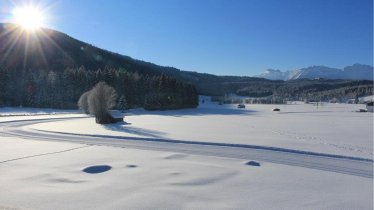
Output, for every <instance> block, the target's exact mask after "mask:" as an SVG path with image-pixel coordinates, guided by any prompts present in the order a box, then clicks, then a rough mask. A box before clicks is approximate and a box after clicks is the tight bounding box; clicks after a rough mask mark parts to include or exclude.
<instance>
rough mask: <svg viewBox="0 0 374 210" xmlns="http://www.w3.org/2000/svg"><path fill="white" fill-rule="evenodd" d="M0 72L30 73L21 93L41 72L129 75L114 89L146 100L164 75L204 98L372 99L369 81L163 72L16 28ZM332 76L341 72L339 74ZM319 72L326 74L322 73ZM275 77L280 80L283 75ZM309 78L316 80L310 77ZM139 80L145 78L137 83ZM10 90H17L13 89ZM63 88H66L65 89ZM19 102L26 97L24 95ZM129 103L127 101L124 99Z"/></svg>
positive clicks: (10, 29)
mask: <svg viewBox="0 0 374 210" xmlns="http://www.w3.org/2000/svg"><path fill="white" fill-rule="evenodd" d="M356 67H362V66H357V65H353V66H352V67H347V68H345V69H344V72H346V75H351V76H350V78H353V76H354V75H356V74H355V71H356V70H355V69H356ZM364 67H365V66H364ZM0 68H2V69H6V70H7V71H17V72H19V74H20V75H18V76H19V77H26V74H24V72H27V75H28V76H27V77H28V78H23V79H22V80H21V81H19V82H18V83H19V84H18V83H17V84H18V85H19V86H20V87H19V89H21V90H24V89H27V90H28V91H29V89H30V87H29V86H27V84H28V82H27V81H28V80H36V79H35V76H33V72H34V73H36V72H39V73H38V77H40V78H43V75H41V73H40V72H44V73H45V74H49V73H50V72H53V73H56V74H57V78H60V79H62V78H65V77H66V75H65V74H66V71H67V70H69V69H75V71H76V72H80V73H79V74H82V71H83V72H88V73H87V75H86V77H87V78H88V79H90V78H91V82H94V81H95V80H94V79H92V78H93V77H95V74H96V77H97V74H98V72H99V74H101V75H102V76H101V77H100V78H105V80H106V81H108V82H109V83H110V82H113V81H112V80H111V79H108V78H107V74H115V75H117V76H118V75H119V74H121V75H122V74H123V73H124V72H125V73H126V74H128V75H127V76H122V77H124V78H125V79H126V81H128V82H127V84H126V85H125V86H123V85H122V86H121V85H118V84H117V83H115V82H114V83H115V84H116V85H118V87H120V88H124V87H126V88H129V89H131V90H132V89H134V90H135V88H138V89H139V88H140V90H138V89H137V91H140V92H141V94H142V96H145V95H146V94H147V91H150V90H152V89H149V88H150V86H149V84H148V83H150V84H152V85H153V86H152V87H156V86H157V85H156V86H155V84H154V83H155V82H154V81H153V82H150V79H149V78H153V77H159V79H161V80H162V78H161V75H165V76H167V77H168V78H169V79H168V81H169V80H170V81H172V80H171V79H172V78H175V79H176V80H177V81H180V82H182V83H185V84H191V85H193V86H195V87H196V89H197V92H198V94H201V95H213V96H222V95H224V94H226V93H237V94H239V95H247V96H257V97H264V96H271V95H277V96H279V97H287V98H293V99H298V96H299V95H303V94H301V92H303V91H304V92H303V93H305V94H306V92H307V93H308V94H309V95H310V93H313V94H314V93H316V92H320V91H328V90H333V89H337V88H340V89H342V88H343V89H345V88H346V89H349V88H350V90H351V92H352V91H353V92H355V91H359V87H362V86H365V91H362V90H361V89H360V91H361V92H357V94H359V95H365V94H372V82H371V81H351V80H347V78H340V79H344V80H321V79H319V80H312V81H309V80H307V79H308V78H313V79H314V78H316V77H318V78H321V76H320V75H316V74H315V73H314V74H313V72H315V69H316V68H317V67H310V68H306V69H304V70H303V71H299V72H297V73H298V74H296V73H295V74H294V77H293V79H296V80H292V82H291V80H290V81H281V80H279V79H281V78H279V77H278V76H276V77H272V78H268V79H277V80H275V81H273V80H268V79H265V78H258V77H245V76H217V75H213V74H206V73H198V72H191V71H182V70H180V69H177V68H174V67H168V66H160V65H156V64H153V63H150V62H146V61H141V60H137V59H134V58H131V57H129V56H125V55H120V54H117V53H113V52H110V51H107V50H104V49H100V48H98V47H95V46H93V45H91V44H88V43H85V42H82V41H79V40H77V39H74V38H72V37H70V36H69V35H67V34H64V33H61V32H58V31H56V30H52V29H46V28H43V29H40V30H39V31H36V32H35V33H27V32H25V31H24V30H22V29H21V28H19V27H18V26H17V25H14V24H8V23H3V24H0ZM365 68H366V67H365ZM77 69H80V70H77ZM334 71H336V72H337V71H340V70H334ZM365 71H366V70H363V72H364V73H362V74H364V75H365ZM76 72H75V73H71V72H70V73H69V74H72V75H76V74H77V73H76ZM310 72H312V73H310ZM319 72H322V73H323V71H322V70H320V71H319ZM329 72H330V71H329ZM331 72H332V71H331ZM270 73H271V72H270ZM275 73H277V74H281V75H282V72H280V71H279V72H275ZM129 74H130V76H129ZM311 74H312V75H313V76H310V75H311ZM103 75H104V76H103ZM139 75H140V76H141V77H139ZM352 75H353V76H352ZM360 75H361V74H360ZM30 77H33V78H30ZM122 77H121V78H122ZM139 78H140V80H139ZM305 78H307V79H305ZM361 78H362V77H361V76H358V77H356V78H354V79H361ZM0 79H1V78H0ZM122 79H123V78H122ZM144 80H147V81H148V83H144V82H143V81H144ZM133 81H136V84H135V85H134V84H132V82H133ZM139 81H140V82H139ZM174 83H175V82H173V84H174ZM182 83H181V84H182ZM85 85H86V86H85V87H84V88H81V91H83V90H85V89H87V88H88V86H89V85H92V84H91V83H87V84H85ZM142 85H146V86H147V88H148V89H147V88H143V87H141V86H142ZM12 88H13V89H17V88H14V87H12ZM61 88H63V86H61ZM352 88H353V90H352ZM13 89H12V90H13ZM280 90H281V91H280ZM120 91H122V92H123V94H124V97H125V95H126V94H128V93H125V92H126V91H125V90H122V89H121V90H120ZM305 91H306V92H305ZM128 92H129V91H128ZM190 92H191V91H190ZM192 92H193V91H192ZM280 93H282V94H280ZM80 94H82V92H80V91H76V93H75V95H76V96H74V97H73V98H72V99H71V100H75V99H76V97H77V96H78V95H80ZM134 94H135V93H134ZM305 94H304V95H305ZM308 94H306V95H308ZM344 94H346V93H344V91H343V92H341V93H340V95H341V96H344ZM336 95H339V94H335V95H334V96H336ZM4 97H5V96H4ZM20 97H22V94H21V96H20ZM40 97H41V96H40ZM126 97H128V96H127V95H126ZM129 97H130V96H129ZM133 98H135V97H133ZM127 100H130V102H131V101H132V102H131V103H133V104H134V105H136V106H141V104H142V103H143V102H142V101H143V99H142V98H138V99H137V100H136V102H134V100H135V99H131V98H130V99H127ZM71 103H72V102H71ZM11 104H12V105H14V104H18V103H13V102H12V103H11ZM32 106H34V105H32Z"/></svg>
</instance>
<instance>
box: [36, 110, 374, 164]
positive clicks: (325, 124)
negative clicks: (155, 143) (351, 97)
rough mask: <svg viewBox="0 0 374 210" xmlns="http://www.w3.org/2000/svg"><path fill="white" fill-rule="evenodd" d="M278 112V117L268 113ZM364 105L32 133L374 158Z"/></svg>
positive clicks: (147, 119) (170, 117)
mask: <svg viewBox="0 0 374 210" xmlns="http://www.w3.org/2000/svg"><path fill="white" fill-rule="evenodd" d="M275 107H277V108H280V110H281V111H280V112H274V111H272V109H273V108H275ZM359 108H364V105H349V104H324V105H322V106H321V105H320V106H318V108H317V106H315V105H313V104H295V105H247V107H246V109H237V108H236V107H235V106H229V105H225V106H219V105H215V104H212V103H206V104H203V105H201V106H200V107H199V108H198V109H186V110H176V111H160V112H147V111H144V110H134V111H131V112H130V113H125V121H126V123H118V124H115V125H105V126H103V125H97V124H96V123H95V120H94V119H93V118H84V119H74V120H69V121H60V122H50V123H41V124H36V125H32V126H30V128H31V129H37V130H47V131H56V132H66V133H77V134H90V135H113V136H128V137H146V138H155V139H156V138H158V139H160V138H161V139H162V138H164V139H173V140H185V141H204V142H218V143H232V144H249V145H260V146H273V147H280V148H288V149H296V150H303V151H311V152H317V153H328V154H336V155H343V156H354V157H362V158H369V159H373V114H372V113H359V112H355V111H356V110H358V109H359Z"/></svg>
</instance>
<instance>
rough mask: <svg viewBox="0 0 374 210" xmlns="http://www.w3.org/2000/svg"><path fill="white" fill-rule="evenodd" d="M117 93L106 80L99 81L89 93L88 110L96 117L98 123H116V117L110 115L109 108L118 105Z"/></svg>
mask: <svg viewBox="0 0 374 210" xmlns="http://www.w3.org/2000/svg"><path fill="white" fill-rule="evenodd" d="M116 99H117V93H116V91H115V90H114V88H112V87H111V86H109V85H107V84H106V83H105V82H99V83H97V84H96V85H95V87H94V88H93V89H92V90H90V93H89V94H88V98H87V102H88V111H89V113H90V114H93V115H94V116H95V118H96V123H99V124H108V123H114V122H115V119H114V118H113V117H112V116H111V115H110V113H109V109H111V108H113V107H114V106H115V105H116Z"/></svg>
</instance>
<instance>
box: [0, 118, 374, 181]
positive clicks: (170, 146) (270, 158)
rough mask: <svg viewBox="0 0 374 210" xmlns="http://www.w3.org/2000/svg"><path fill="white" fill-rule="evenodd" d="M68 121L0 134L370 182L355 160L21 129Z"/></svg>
mask: <svg viewBox="0 0 374 210" xmlns="http://www.w3.org/2000/svg"><path fill="white" fill-rule="evenodd" d="M68 119H69V118H62V119H60V118H59V119H41V120H36V119H33V120H21V121H12V122H9V121H8V122H6V123H0V126H1V125H3V124H5V126H3V129H1V130H0V132H2V133H3V134H6V135H13V136H18V137H22V138H27V139H37V140H47V141H67V142H74V143H81V144H88V145H105V146H115V147H129V148H136V149H142V150H158V151H170V152H178V153H186V154H194V155H202V156H204V155H205V156H217V157H227V158H236V159H243V160H250V159H253V160H258V161H264V162H271V163H277V164H284V165H291V166H298V167H306V168H312V169H317V170H323V171H330V172H336V173H342V174H348V175H354V176H361V177H366V178H373V160H371V159H364V158H358V157H349V156H340V155H332V154H323V153H314V152H307V151H299V150H291V149H284V148H276V147H264V146H256V145H242V144H225V143H212V142H189V141H178V140H172V139H157V138H156V139H155V138H135V137H121V136H104V135H103V136H99V135H91V136H90V135H83V134H74V135H73V134H68V133H59V132H44V131H43V132H40V131H31V130H24V129H23V126H26V125H31V124H36V123H40V122H50V121H59V120H68ZM85 147H86V146H85Z"/></svg>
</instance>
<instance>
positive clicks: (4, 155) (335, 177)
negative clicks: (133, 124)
mask: <svg viewBox="0 0 374 210" xmlns="http://www.w3.org/2000/svg"><path fill="white" fill-rule="evenodd" d="M0 142H1V143H0V144H1V147H0V172H1V176H0V195H1V196H0V209H3V208H5V209H6V208H9V209H16V208H25V209H372V201H373V200H372V195H373V194H372V184H373V182H372V179H369V178H362V177H357V176H350V175H344V174H338V173H331V172H324V171H319V170H313V169H306V168H301V167H291V166H284V165H278V164H271V163H265V162H262V163H261V166H260V167H257V166H248V165H245V164H244V162H245V161H247V160H239V159H228V158H215V157H206V156H193V155H185V154H174V153H169V152H156V151H143V150H135V149H127V148H116V147H107V146H89V145H82V144H72V143H61V142H45V141H33V140H23V139H16V138H10V137H8V138H4V137H0ZM95 165H106V166H110V167H111V169H110V170H108V171H106V172H103V173H98V174H90V173H85V172H84V171H82V170H83V169H85V168H87V167H90V166H95Z"/></svg>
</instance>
